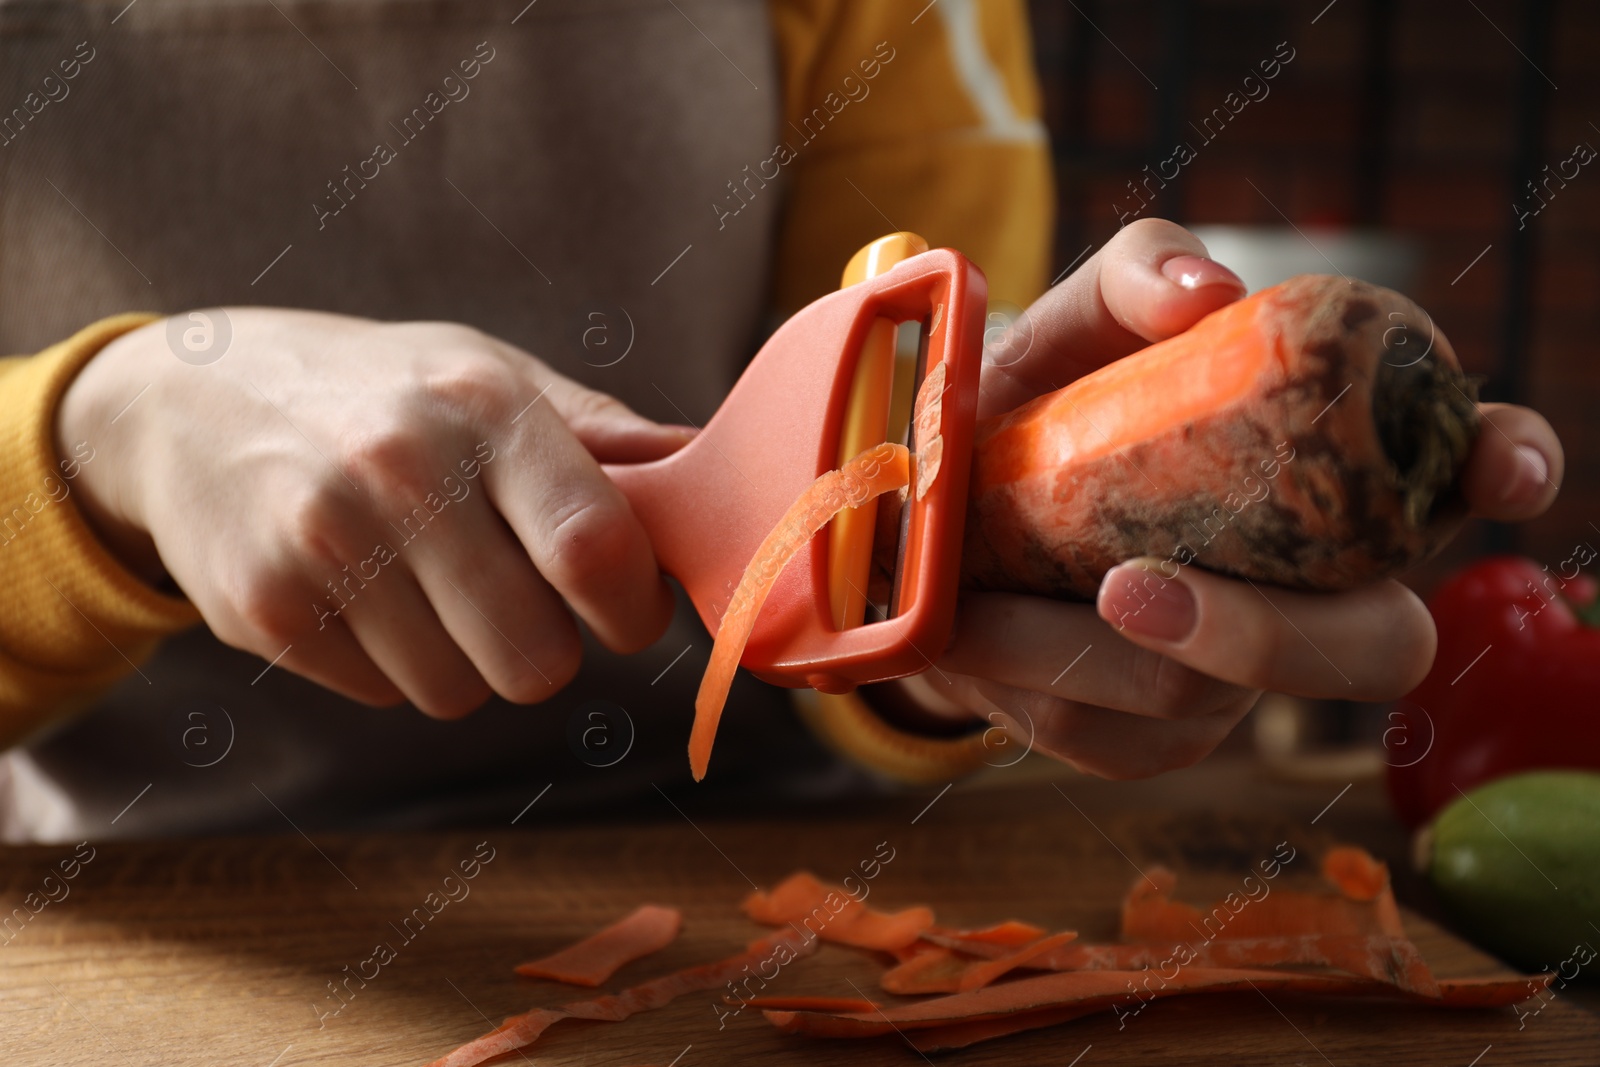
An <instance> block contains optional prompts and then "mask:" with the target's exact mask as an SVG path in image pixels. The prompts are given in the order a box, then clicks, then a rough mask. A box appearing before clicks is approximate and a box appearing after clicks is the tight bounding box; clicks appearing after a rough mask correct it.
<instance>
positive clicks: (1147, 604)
mask: <svg viewBox="0 0 1600 1067" xmlns="http://www.w3.org/2000/svg"><path fill="white" fill-rule="evenodd" d="M1096 608H1097V610H1098V611H1099V612H1100V617H1101V618H1102V619H1104V620H1106V621H1107V622H1109V623H1110V624H1111V625H1113V626H1115V627H1117V628H1118V629H1124V630H1131V631H1132V632H1134V633H1136V634H1139V635H1141V636H1144V637H1153V638H1155V639H1156V640H1158V641H1174V642H1176V641H1182V640H1183V639H1184V638H1186V637H1188V636H1189V634H1191V633H1193V632H1194V627H1195V620H1196V617H1197V611H1196V609H1195V603H1194V594H1193V593H1191V592H1190V591H1189V587H1188V586H1186V585H1184V584H1183V582H1181V581H1179V580H1178V579H1177V578H1165V577H1162V575H1161V574H1159V573H1158V572H1157V571H1156V570H1155V569H1154V567H1151V566H1148V565H1143V564H1140V563H1124V564H1121V565H1120V566H1117V567H1114V568H1112V569H1111V571H1110V573H1108V574H1107V575H1106V576H1105V580H1104V581H1102V582H1101V583H1100V596H1099V602H1098V603H1097V605H1096Z"/></svg>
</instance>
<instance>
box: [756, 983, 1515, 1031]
mask: <svg viewBox="0 0 1600 1067" xmlns="http://www.w3.org/2000/svg"><path fill="white" fill-rule="evenodd" d="M1537 984H1538V982H1537V981H1536V982H1533V983H1530V982H1529V980H1528V979H1526V978H1517V979H1478V980H1468V981H1462V982H1443V983H1441V985H1440V994H1439V996H1437V997H1421V996H1416V995H1414V994H1408V993H1405V992H1403V991H1400V990H1398V989H1396V987H1394V986H1393V985H1390V984H1388V983H1386V982H1379V981H1374V980H1373V979H1370V978H1357V977H1353V976H1352V977H1345V976H1335V975H1316V974H1298V973H1293V972H1287V971H1266V970H1256V969H1246V968H1223V967H1188V968H1183V969H1180V970H1178V971H1177V973H1176V975H1175V976H1174V977H1172V978H1170V979H1167V978H1165V977H1163V976H1160V975H1154V974H1152V972H1151V971H1148V970H1142V971H1076V972H1063V973H1060V974H1047V975H1039V976H1037V977H1033V978H1022V979H1018V980H1016V981H1011V982H1004V983H1001V984H999V985H992V986H987V987H985V988H983V989H978V990H974V991H972V992H969V993H955V994H952V995H950V996H946V997H936V998H934V999H932V1000H923V1001H919V1002H916V1003H912V1004H901V1005H897V1006H895V1007H891V1008H880V1009H878V1010H876V1011H872V1012H836V1013H831V1012H802V1011H767V1012H765V1013H764V1014H765V1016H766V1018H767V1020H768V1021H769V1022H771V1023H772V1024H773V1025H774V1026H776V1027H778V1029H780V1030H783V1031H785V1032H788V1033H797V1034H806V1035H808V1036H811V1037H832V1038H844V1037H875V1036H879V1035H882V1034H889V1033H897V1032H904V1031H914V1030H926V1029H933V1028H938V1027H943V1026H947V1025H950V1024H954V1023H985V1022H991V1021H994V1020H1001V1019H1008V1018H1026V1017H1028V1016H1030V1015H1032V1014H1034V1013H1038V1012H1043V1011H1066V1012H1073V1011H1078V1012H1080V1013H1081V1014H1088V1013H1089V1012H1092V1011H1106V1010H1111V1009H1113V1008H1114V1007H1116V1006H1117V1005H1121V1004H1127V1005H1129V1006H1130V1008H1131V1007H1132V1006H1134V1005H1137V1004H1140V1003H1144V1002H1147V1001H1149V1000H1151V999H1156V998H1162V997H1171V996H1178V995H1193V994H1203V993H1210V994H1217V993H1233V992H1247V991H1250V990H1252V989H1255V990H1260V991H1266V992H1270V991H1273V990H1283V991H1287V992H1294V993H1304V994H1308V995H1319V996H1372V997H1380V998H1393V997H1399V998H1401V999H1404V1000H1407V1001H1410V1002H1413V1003H1419V1004H1432V1005H1434V1006H1437V1007H1450V1008H1483V1007H1503V1006H1506V1005H1508V1004H1515V1003H1520V1002H1521V1001H1524V1000H1527V999H1529V998H1530V997H1532V996H1534V995H1536V993H1537V989H1536V988H1534V987H1536V986H1537ZM1069 1017H1071V1016H1070V1015H1069Z"/></svg>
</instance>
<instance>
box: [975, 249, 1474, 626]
mask: <svg viewBox="0 0 1600 1067" xmlns="http://www.w3.org/2000/svg"><path fill="white" fill-rule="evenodd" d="M1425 352H1426V353H1427V354H1426V357H1425V358H1419V357H1421V356H1423V354H1424V353H1425ZM1471 392H1472V386H1471V383H1470V382H1468V381H1467V380H1466V379H1465V378H1464V377H1463V376H1462V374H1461V371H1460V368H1459V365H1458V363H1457V361H1456V358H1455V355H1454V353H1453V352H1452V350H1451V348H1450V345H1449V343H1448V342H1447V341H1446V340H1445V339H1444V337H1443V336H1442V335H1438V334H1437V333H1436V332H1434V331H1433V328H1432V322H1431V320H1430V319H1428V318H1427V316H1426V315H1425V313H1423V312H1422V311H1421V310H1420V309H1419V308H1417V306H1416V305H1415V304H1413V303H1412V302H1411V301H1410V300H1407V299H1406V298H1405V297H1403V296H1400V295H1399V294H1398V293H1393V292H1390V291H1389V290H1386V289H1380V288H1378V287H1376V286H1372V285H1368V284H1366V283H1364V282H1357V281H1348V280H1346V279H1343V278H1336V277H1322V276H1311V275H1307V276H1302V277H1299V278H1295V279H1292V280H1290V281H1288V282H1285V283H1284V284H1282V285H1279V286H1276V287H1274V288H1271V289H1267V290H1265V291H1263V292H1260V293H1257V294H1255V295H1253V296H1250V297H1248V298H1246V299H1244V300H1241V301H1239V302H1237V303H1235V304H1231V305H1229V306H1227V307H1225V308H1222V309H1220V310H1218V311H1216V312H1213V313H1212V314H1211V315H1208V316H1207V317H1206V318H1205V319H1203V320H1202V321H1201V322H1199V323H1198V324H1196V325H1195V326H1194V327H1193V328H1191V329H1190V330H1188V331H1187V332H1185V333H1182V334H1179V335H1178V336H1176V337H1172V338H1169V339H1168V340H1165V341H1162V342H1160V343H1158V344H1155V345H1152V346H1151V347H1149V348H1146V349H1144V350H1143V351H1141V352H1137V353H1135V354H1134V355H1131V356H1128V357H1127V358H1125V359H1122V360H1119V361H1117V362H1115V363H1112V364H1110V365H1109V366H1106V367H1103V368H1101V369H1100V370H1098V371H1095V372H1094V373H1092V374H1089V375H1087V376H1085V377H1083V378H1080V379H1078V380H1077V381H1075V382H1073V383H1072V384H1070V385H1068V386H1066V388H1064V389H1060V390H1058V391H1057V392H1054V393H1049V394H1046V395H1044V396H1041V397H1038V398H1036V399H1035V400H1033V401H1031V402H1029V403H1027V404H1025V405H1023V406H1022V407H1019V408H1017V409H1016V410H1014V411H1011V412H1009V413H1006V414H1003V415H999V416H996V417H993V418H990V419H987V420H984V421H983V422H981V423H980V424H979V427H978V430H977V435H976V438H975V441H976V443H975V451H974V457H973V469H972V483H971V490H970V495H969V498H968V511H967V532H966V539H965V547H964V551H963V560H962V570H963V580H964V583H965V584H967V585H970V586H973V587H977V588H988V589H1006V590H1013V591H1017V592H1023V593H1033V594H1038V595H1051V596H1057V597H1062V598H1067V599H1081V600H1088V599H1093V598H1094V596H1095V594H1096V591H1097V589H1098V588H1099V584H1100V579H1101V578H1102V577H1103V576H1104V575H1105V573H1106V571H1108V570H1110V569H1111V568H1112V567H1114V566H1116V565H1117V564H1119V563H1121V562H1122V561H1124V560H1127V559H1131V558H1133V557H1136V556H1157V557H1162V558H1163V559H1165V560H1167V561H1169V568H1170V569H1168V568H1163V572H1164V574H1165V577H1168V578H1171V577H1172V576H1173V575H1175V574H1176V573H1177V569H1176V568H1177V567H1181V566H1184V565H1187V564H1189V563H1191V562H1198V563H1199V564H1200V565H1201V566H1204V567H1206V568H1207V569H1209V570H1213V571H1218V572H1221V573H1224V574H1231V575H1236V576H1240V577H1247V578H1250V579H1252V580H1255V581H1260V582H1269V583H1272V584H1275V585H1280V586H1288V587H1291V588H1300V589H1322V590H1334V589H1345V588H1349V587H1352V586H1355V585H1359V584H1362V583H1365V582H1370V581H1373V580H1376V579H1378V578H1382V577H1387V576H1391V575H1394V574H1397V573H1399V572H1400V571H1403V570H1405V569H1407V568H1408V567H1410V566H1412V565H1413V564H1414V563H1416V562H1418V561H1419V560H1421V559H1424V558H1426V557H1427V556H1428V555H1430V554H1432V553H1433V552H1434V551H1435V550H1436V549H1437V548H1438V547H1440V546H1441V545H1442V544H1443V543H1444V542H1445V541H1446V540H1447V539H1448V538H1449V537H1450V536H1451V534H1453V533H1454V531H1455V530H1456V529H1457V528H1458V527H1459V526H1460V524H1461V522H1462V520H1463V519H1464V518H1465V507H1464V505H1463V504H1462V502H1461V499H1460V495H1459V494H1458V493H1457V492H1455V490H1454V488H1453V486H1454V481H1455V478H1456V474H1457V472H1458V471H1459V470H1460V468H1461V465H1462V464H1463V462H1464V461H1465V459H1466V455H1467V452H1468V450H1469V449H1470V447H1471V445H1472V441H1473V438H1474V436H1475V435H1476V433H1477V428H1478V417H1477V412H1476V408H1475V407H1474V405H1473V403H1472V400H1471V399H1470V397H1469V394H1470V393H1471Z"/></svg>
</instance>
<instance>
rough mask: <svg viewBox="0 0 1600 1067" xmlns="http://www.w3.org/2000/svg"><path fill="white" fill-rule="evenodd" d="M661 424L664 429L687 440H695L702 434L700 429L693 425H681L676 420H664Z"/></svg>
mask: <svg viewBox="0 0 1600 1067" xmlns="http://www.w3.org/2000/svg"><path fill="white" fill-rule="evenodd" d="M660 425H661V428H662V429H663V430H666V431H668V432H670V433H674V434H676V435H678V436H679V437H681V438H683V439H684V440H685V441H693V440H694V439H695V438H696V437H698V436H699V434H700V431H699V430H697V429H695V428H694V427H693V426H680V425H678V424H677V423H675V422H663V423H661V424H660Z"/></svg>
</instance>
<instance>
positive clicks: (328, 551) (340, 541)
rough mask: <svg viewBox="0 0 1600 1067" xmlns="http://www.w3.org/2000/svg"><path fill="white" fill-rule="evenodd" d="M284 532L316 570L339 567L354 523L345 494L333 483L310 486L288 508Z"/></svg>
mask: <svg viewBox="0 0 1600 1067" xmlns="http://www.w3.org/2000/svg"><path fill="white" fill-rule="evenodd" d="M283 521H284V522H285V523H286V529H285V532H284V534H283V537H284V540H285V541H286V542H287V544H288V546H289V548H290V550H291V551H292V552H293V554H294V556H295V558H296V559H297V560H299V561H301V562H302V563H305V564H309V565H310V566H311V567H312V568H313V569H316V570H338V569H339V568H340V567H341V566H343V565H344V564H345V563H346V562H348V560H347V559H345V558H344V557H345V556H347V555H348V553H347V552H346V551H345V547H346V546H345V545H344V542H345V540H346V539H347V538H348V536H349V531H350V527H351V523H350V515H349V506H348V503H347V501H346V500H345V497H344V494H343V493H341V492H339V491H338V489H337V488H336V487H334V486H332V485H329V484H326V483H324V484H321V485H316V486H312V487H310V488H308V489H307V490H306V491H304V492H302V493H301V494H299V496H298V497H296V498H295V499H294V500H292V501H291V502H290V503H289V505H288V506H287V507H286V508H284V511H283Z"/></svg>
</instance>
